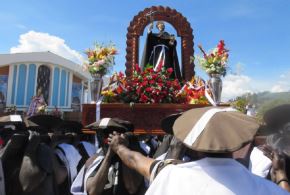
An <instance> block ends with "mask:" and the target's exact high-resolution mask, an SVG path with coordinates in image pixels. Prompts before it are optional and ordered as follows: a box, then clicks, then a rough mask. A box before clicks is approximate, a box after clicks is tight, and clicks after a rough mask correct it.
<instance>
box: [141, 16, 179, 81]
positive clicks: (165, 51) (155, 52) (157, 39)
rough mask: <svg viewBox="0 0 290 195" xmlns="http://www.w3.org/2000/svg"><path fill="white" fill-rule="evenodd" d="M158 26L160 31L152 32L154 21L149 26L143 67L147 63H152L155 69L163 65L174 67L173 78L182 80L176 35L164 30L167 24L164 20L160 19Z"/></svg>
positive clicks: (142, 62)
mask: <svg viewBox="0 0 290 195" xmlns="http://www.w3.org/2000/svg"><path fill="white" fill-rule="evenodd" d="M156 27H157V29H158V30H159V33H152V28H153V23H151V26H150V27H149V31H148V35H147V40H146V43H145V47H144V51H143V57H142V61H141V67H142V68H144V67H145V66H146V65H147V64H150V65H153V68H154V70H159V69H161V68H163V67H165V68H173V72H172V75H171V78H173V79H175V78H176V79H178V80H180V81H181V80H182V76H181V72H180V67H179V63H178V57H177V52H176V40H175V36H174V35H170V34H169V33H168V32H166V31H164V29H165V25H164V22H162V21H158V22H157V24H156Z"/></svg>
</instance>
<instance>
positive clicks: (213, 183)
mask: <svg viewBox="0 0 290 195" xmlns="http://www.w3.org/2000/svg"><path fill="white" fill-rule="evenodd" d="M258 127H259V125H258V123H257V122H256V121H255V119H253V118H251V117H248V116H246V115H244V114H242V113H239V112H237V111H236V110H234V109H231V108H211V107H207V108H198V109H192V110H189V111H187V112H184V113H183V114H182V115H181V116H180V117H178V118H177V119H176V120H175V122H174V124H173V133H174V136H175V137H176V138H178V139H179V140H181V141H182V142H183V143H184V144H185V145H186V146H187V147H188V148H189V149H190V150H191V151H192V152H193V153H196V155H197V157H198V158H199V160H197V161H194V162H188V163H181V162H178V161H176V160H165V161H156V160H154V159H151V158H147V157H144V156H143V155H141V154H140V153H137V152H134V151H131V150H130V149H128V148H127V147H126V145H127V141H126V139H124V138H123V136H121V135H119V134H117V133H114V134H113V135H110V139H109V144H110V146H111V148H112V150H113V151H114V152H115V153H117V154H118V156H119V157H120V158H121V160H122V161H123V163H125V164H126V165H127V166H128V167H130V168H132V169H134V170H136V171H138V172H139V173H140V174H142V175H143V176H145V177H146V178H147V179H149V180H150V182H151V185H150V187H149V189H148V191H147V192H146V194H148V195H153V194H154V195H155V194H156V195H160V194H166V195H171V194H172V195H176V194H182V195H187V194H191V195H192V194H226V195H232V194H255V195H259V194H263V195H264V194H288V193H287V192H286V191H285V190H283V189H282V188H280V187H278V186H277V185H276V184H274V183H272V182H270V181H267V180H265V179H263V178H260V177H258V176H255V175H253V174H252V173H250V172H249V171H248V170H247V169H246V168H245V167H244V166H243V165H241V164H240V163H239V162H237V161H235V160H234V159H233V158H232V152H234V151H237V150H238V149H240V148H242V147H243V146H244V145H245V144H247V143H249V142H251V141H252V140H253V138H254V136H255V134H256V132H257V129H258ZM276 179H277V178H276ZM279 179H284V180H285V179H287V178H279Z"/></svg>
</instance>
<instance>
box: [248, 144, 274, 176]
mask: <svg viewBox="0 0 290 195" xmlns="http://www.w3.org/2000/svg"><path fill="white" fill-rule="evenodd" d="M271 166H272V161H271V159H269V158H268V157H267V156H265V155H264V154H263V152H262V151H261V150H260V149H259V148H257V147H254V148H253V150H252V152H251V155H250V164H249V170H250V171H251V172H252V173H253V174H255V175H258V176H260V177H263V178H266V177H267V175H268V173H269V171H270V168H271Z"/></svg>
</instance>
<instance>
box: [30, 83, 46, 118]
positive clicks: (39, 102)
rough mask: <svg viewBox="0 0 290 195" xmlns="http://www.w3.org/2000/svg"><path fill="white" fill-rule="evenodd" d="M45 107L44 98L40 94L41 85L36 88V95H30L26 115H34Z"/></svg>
mask: <svg viewBox="0 0 290 195" xmlns="http://www.w3.org/2000/svg"><path fill="white" fill-rule="evenodd" d="M45 107H46V103H45V100H44V97H43V95H42V87H39V88H38V89H37V94H36V96H33V97H32V100H31V103H30V105H29V108H28V111H27V116H29V117H30V116H34V115H36V114H38V113H40V112H42V109H44V108H45Z"/></svg>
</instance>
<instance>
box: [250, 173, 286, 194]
mask: <svg viewBox="0 0 290 195" xmlns="http://www.w3.org/2000/svg"><path fill="white" fill-rule="evenodd" d="M252 178H253V180H254V181H253V182H255V184H256V187H255V189H256V190H258V189H259V193H257V194H289V193H288V192H287V191H286V190H284V189H282V188H281V187H280V186H278V185H277V184H275V183H273V182H272V181H269V180H267V179H264V178H262V177H259V176H257V175H254V174H253V175H252Z"/></svg>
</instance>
